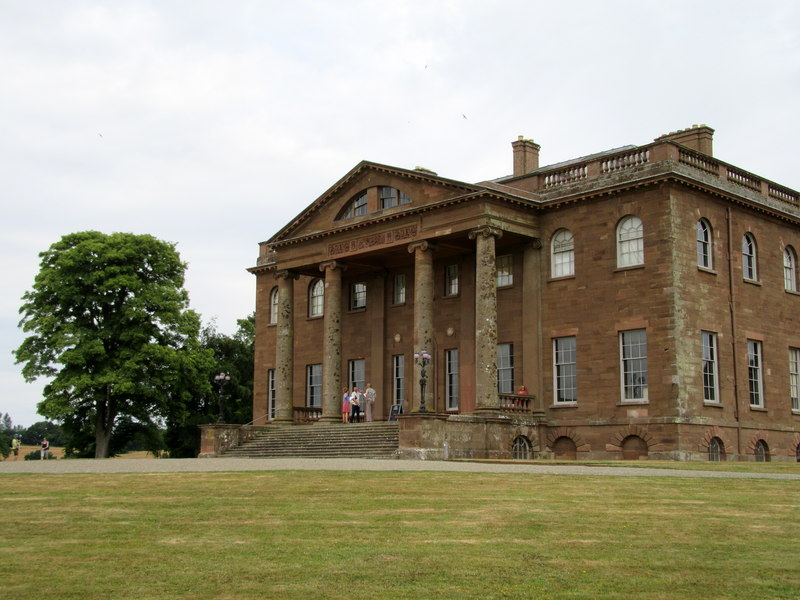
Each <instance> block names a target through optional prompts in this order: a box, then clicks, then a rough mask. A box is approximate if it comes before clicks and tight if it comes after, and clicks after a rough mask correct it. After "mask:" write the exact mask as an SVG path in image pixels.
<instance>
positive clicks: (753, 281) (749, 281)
mask: <svg viewBox="0 0 800 600" xmlns="http://www.w3.org/2000/svg"><path fill="white" fill-rule="evenodd" d="M742 281H744V282H745V283H749V284H750V285H755V286H758V287H761V282H760V281H758V280H756V279H743V280H742Z"/></svg>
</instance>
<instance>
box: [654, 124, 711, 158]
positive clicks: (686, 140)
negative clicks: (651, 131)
mask: <svg viewBox="0 0 800 600" xmlns="http://www.w3.org/2000/svg"><path fill="white" fill-rule="evenodd" d="M713 138H714V130H713V129H711V127H709V126H708V125H692V126H691V127H690V128H689V129H682V130H681V131H673V132H672V133H667V134H664V135H662V136H661V137H657V138H656V139H655V140H654V141H656V142H665V141H671V142H676V143H678V144H681V145H682V146H686V147H687V148H691V149H692V150H697V151H698V152H702V153H703V154H708V155H709V156H713V148H712V140H713Z"/></svg>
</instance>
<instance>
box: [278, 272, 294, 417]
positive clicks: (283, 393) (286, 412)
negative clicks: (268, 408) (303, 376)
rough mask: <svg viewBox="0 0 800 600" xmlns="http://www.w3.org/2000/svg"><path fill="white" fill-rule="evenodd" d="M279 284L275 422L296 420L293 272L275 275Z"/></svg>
mask: <svg viewBox="0 0 800 600" xmlns="http://www.w3.org/2000/svg"><path fill="white" fill-rule="evenodd" d="M275 279H277V280H278V323H277V330H278V331H277V334H278V335H277V340H276V347H275V422H276V423H282V424H291V423H292V421H293V420H294V397H293V394H292V390H293V388H294V381H293V379H294V280H295V279H297V274H295V273H292V272H291V271H286V270H284V271H278V272H277V273H275Z"/></svg>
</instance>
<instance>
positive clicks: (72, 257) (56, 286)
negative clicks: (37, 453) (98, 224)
mask: <svg viewBox="0 0 800 600" xmlns="http://www.w3.org/2000/svg"><path fill="white" fill-rule="evenodd" d="M40 257H41V264H40V270H39V273H38V274H37V276H36V278H35V280H34V284H33V289H32V290H30V291H28V292H26V293H25V295H24V296H23V298H22V299H23V305H22V307H21V308H20V314H21V315H22V320H21V321H20V326H21V327H22V328H23V330H24V331H25V332H26V333H29V334H30V335H29V337H27V338H26V339H25V340H24V341H23V343H22V344H21V345H20V347H19V348H18V349H17V350H16V359H17V362H18V363H22V364H23V368H22V373H23V376H24V377H25V378H26V379H27V380H29V381H30V380H33V379H36V378H38V377H48V378H51V380H50V382H49V383H48V384H47V385H46V386H45V389H44V399H43V400H42V401H41V402H40V403H39V405H38V411H39V413H40V414H42V415H43V416H45V417H47V418H51V419H56V420H59V421H63V423H64V428H65V430H66V431H67V433H68V435H69V434H70V433H72V434H73V435H75V434H77V433H78V432H80V433H82V434H83V435H89V434H93V436H94V440H95V456H96V457H98V458H104V457H107V456H108V455H109V450H110V448H111V438H112V434H113V433H114V427H115V424H117V423H118V422H119V421H121V420H122V421H126V422H130V421H132V422H135V423H138V424H140V425H144V426H150V425H152V426H155V425H156V424H157V422H158V421H159V419H160V418H162V417H165V416H166V415H167V414H168V412H169V411H168V407H169V406H170V405H171V404H174V403H183V402H186V401H188V399H189V396H190V395H192V394H195V393H197V392H198V391H199V392H204V391H205V392H207V386H208V383H207V380H206V374H207V373H208V372H210V371H211V370H212V369H213V368H214V365H213V362H212V361H213V359H212V355H211V352H209V351H208V350H205V349H203V348H201V346H200V345H199V340H198V334H199V330H200V318H199V316H198V315H197V314H196V313H195V312H194V311H192V310H190V309H189V308H188V304H189V301H188V294H187V292H186V290H185V289H184V287H183V285H184V271H185V268H186V266H185V264H184V263H182V262H181V260H180V256H179V255H178V252H177V251H176V249H175V247H174V245H173V244H170V243H168V242H164V241H161V240H158V239H156V238H154V237H153V236H150V235H135V234H131V233H112V234H103V233H100V232H96V231H85V232H80V233H73V234H69V235H66V236H64V237H63V238H61V240H60V241H58V242H56V243H54V244H53V245H52V246H50V248H49V249H48V250H47V251H45V252H43V253H41V254H40ZM186 381H191V382H192V386H190V387H188V388H187V386H186V385H184V383H185V382H186Z"/></svg>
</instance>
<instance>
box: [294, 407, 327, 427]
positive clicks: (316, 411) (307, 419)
mask: <svg viewBox="0 0 800 600" xmlns="http://www.w3.org/2000/svg"><path fill="white" fill-rule="evenodd" d="M292 412H293V417H294V418H293V422H294V424H295V425H301V424H303V423H314V422H316V421H319V419H320V417H321V416H322V409H321V408H320V407H318V406H295V407H294V408H293V411H292Z"/></svg>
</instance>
